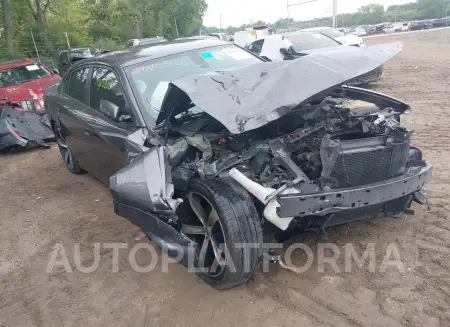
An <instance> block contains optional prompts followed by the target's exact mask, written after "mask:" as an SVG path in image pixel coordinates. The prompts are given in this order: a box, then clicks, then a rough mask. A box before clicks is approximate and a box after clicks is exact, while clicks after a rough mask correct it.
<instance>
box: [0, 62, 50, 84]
mask: <svg viewBox="0 0 450 327" xmlns="http://www.w3.org/2000/svg"><path fill="white" fill-rule="evenodd" d="M50 75H51V73H50V72H49V71H48V70H47V69H46V68H45V67H43V66H41V65H40V64H39V63H34V64H32V65H23V66H18V67H12V68H8V69H3V70H0V87H7V86H11V85H17V84H22V83H26V82H30V81H34V80H37V79H40V78H43V77H47V76H50Z"/></svg>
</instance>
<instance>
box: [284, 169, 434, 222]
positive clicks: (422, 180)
mask: <svg viewBox="0 0 450 327" xmlns="http://www.w3.org/2000/svg"><path fill="white" fill-rule="evenodd" d="M432 170H433V167H432V166H426V167H423V168H420V167H415V169H414V170H413V171H410V172H409V173H407V174H405V175H402V176H399V177H396V178H392V179H389V180H385V181H382V182H378V183H373V184H368V185H363V186H358V187H351V188H345V189H336V190H333V191H330V192H321V193H314V194H300V193H299V194H285V195H279V196H278V202H279V204H280V207H278V208H277V214H278V216H279V217H281V218H288V217H303V216H311V215H314V216H324V215H327V214H329V213H334V212H343V211H346V210H349V211H350V210H354V209H358V208H365V207H370V206H374V205H377V204H382V203H386V202H389V201H392V200H395V199H399V198H401V197H404V196H406V195H410V194H413V193H415V192H417V191H419V190H420V189H421V188H422V187H423V186H424V185H425V184H426V183H427V182H428V181H430V180H431V176H432Z"/></svg>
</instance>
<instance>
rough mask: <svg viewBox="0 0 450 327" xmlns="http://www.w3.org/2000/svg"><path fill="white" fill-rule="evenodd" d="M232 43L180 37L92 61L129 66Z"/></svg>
mask: <svg viewBox="0 0 450 327" xmlns="http://www.w3.org/2000/svg"><path fill="white" fill-rule="evenodd" d="M221 45H230V43H229V42H225V41H221V40H219V39H217V38H211V39H188V38H187V39H178V40H174V41H170V42H162V43H154V44H148V45H145V46H136V47H131V48H129V49H127V50H122V51H113V52H108V53H105V54H101V55H99V56H96V57H93V58H90V59H88V60H90V61H91V62H92V61H93V62H98V63H106V64H109V65H111V66H121V67H127V66H130V65H134V64H137V63H140V62H145V61H148V60H151V59H157V58H162V57H166V56H170V55H173V54H177V53H182V52H187V51H192V50H197V49H203V48H209V47H217V46H221Z"/></svg>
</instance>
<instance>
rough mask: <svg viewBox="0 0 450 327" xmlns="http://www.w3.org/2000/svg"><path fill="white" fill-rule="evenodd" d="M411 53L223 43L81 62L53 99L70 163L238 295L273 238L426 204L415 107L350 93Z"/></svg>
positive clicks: (180, 255) (174, 251) (170, 247)
mask: <svg viewBox="0 0 450 327" xmlns="http://www.w3.org/2000/svg"><path fill="white" fill-rule="evenodd" d="M400 49H401V46H400V45H398V44H388V45H381V46H373V47H366V48H352V47H349V48H348V49H346V50H347V51H349V52H348V56H345V57H346V58H348V59H342V60H336V59H334V55H333V52H332V51H328V52H326V53H325V54H311V55H310V56H307V57H304V58H301V59H298V60H294V61H284V62H272V63H266V62H261V60H260V59H259V58H258V57H256V56H254V55H252V54H251V53H249V52H247V51H245V50H243V49H241V48H238V47H236V46H234V45H230V44H226V43H223V42H221V41H219V40H186V41H179V42H175V43H161V44H155V45H153V46H151V47H147V48H141V49H139V48H137V49H132V50H129V51H125V52H118V53H111V54H107V55H103V56H99V57H97V58H94V59H93V60H90V61H83V62H80V63H78V64H75V65H74V66H73V67H72V68H71V69H70V70H69V71H68V73H67V74H66V75H65V77H64V79H63V80H62V82H61V83H60V85H57V86H54V87H53V88H51V89H49V90H48V91H47V94H46V96H45V102H46V106H47V112H48V113H49V115H50V117H51V125H52V128H53V129H54V131H55V134H56V135H57V138H58V145H59V148H60V151H61V154H62V157H63V159H64V162H65V164H66V166H67V168H68V169H69V170H70V171H71V172H73V173H76V174H79V173H82V172H83V171H88V172H90V173H91V174H93V175H95V176H96V177H97V178H99V179H100V180H102V181H103V182H104V183H105V184H108V185H109V188H110V190H111V193H112V197H113V201H114V210H115V212H116V213H117V214H119V215H121V216H124V217H126V218H128V219H129V220H130V221H131V222H133V223H134V224H136V225H138V226H139V227H140V228H142V230H143V231H144V232H145V233H146V234H147V235H148V236H149V237H150V238H151V239H152V240H153V241H154V242H155V243H156V244H158V245H159V246H161V247H162V248H163V249H164V250H166V251H168V253H169V254H170V255H172V256H174V257H176V258H177V260H179V261H180V262H181V263H183V264H185V265H187V266H189V265H193V266H195V267H197V268H198V267H200V268H203V269H201V270H200V271H199V272H198V274H199V276H200V277H201V278H202V279H203V280H204V281H205V282H207V283H209V284H210V285H212V286H213V287H216V288H218V289H226V288H231V287H234V286H237V285H239V284H241V283H243V282H245V281H246V280H248V279H249V278H250V276H251V275H252V274H253V272H254V271H255V269H256V268H257V267H258V265H259V264H260V262H261V258H262V256H263V253H264V251H263V231H264V233H267V234H271V235H274V236H275V237H277V238H278V239H279V240H283V238H285V237H286V236H287V235H291V234H292V233H298V232H302V231H316V232H324V231H325V229H326V228H327V227H330V226H335V225H340V224H344V223H348V222H351V221H355V220H358V219H363V218H368V217H373V216H377V215H384V216H392V217H399V216H402V215H403V214H404V213H412V211H413V210H412V209H411V204H412V202H413V201H416V202H419V203H423V202H424V196H423V195H422V193H421V189H422V187H423V186H424V184H425V183H427V182H428V181H429V180H430V178H431V172H432V167H431V166H428V165H427V164H426V163H425V161H424V160H423V159H422V153H421V151H420V150H419V149H417V148H415V147H412V146H411V134H412V132H411V131H408V130H407V129H406V128H405V127H403V126H401V124H400V117H401V115H402V114H403V113H404V112H405V111H406V110H409V106H408V104H406V103H405V102H402V101H400V100H397V99H394V98H392V97H389V96H387V95H383V94H380V93H377V92H374V91H370V90H365V89H360V88H355V87H350V86H346V82H348V81H350V80H352V79H354V78H356V77H358V76H361V75H364V74H366V73H367V72H369V71H371V70H373V69H374V68H376V67H378V66H380V64H383V63H384V62H386V61H388V60H389V59H391V58H392V57H393V56H395V55H396V54H397V53H398V52H399V51H400ZM340 51H341V50H340ZM338 57H339V58H341V57H342V56H338Z"/></svg>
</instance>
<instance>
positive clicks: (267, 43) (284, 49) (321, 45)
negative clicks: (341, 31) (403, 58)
mask: <svg viewBox="0 0 450 327" xmlns="http://www.w3.org/2000/svg"><path fill="white" fill-rule="evenodd" d="M246 49H247V50H248V51H250V52H252V53H254V54H255V55H258V56H260V57H261V58H263V59H265V60H267V61H281V60H295V59H299V58H302V57H305V56H308V55H311V54H315V53H323V54H325V56H326V54H329V53H332V52H333V53H335V54H337V53H339V55H338V56H339V57H341V58H348V57H351V56H353V55H355V52H356V54H357V55H360V54H361V53H363V52H364V51H366V50H369V49H368V47H364V48H359V47H346V46H343V45H342V44H341V43H340V42H338V41H336V40H335V39H334V38H331V37H329V36H326V35H324V34H321V33H317V32H304V31H297V32H292V33H286V34H275V35H269V36H266V37H265V38H262V39H258V40H255V41H253V42H251V43H249V44H248V45H247V46H246ZM336 58H338V57H336ZM382 74H383V65H380V66H379V67H377V68H376V69H374V70H373V71H370V72H369V73H367V74H364V75H361V76H359V77H358V78H356V79H354V80H352V81H350V82H349V83H348V84H350V85H365V84H368V83H372V82H375V81H376V80H378V78H379V77H380V76H381V75H382Z"/></svg>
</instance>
